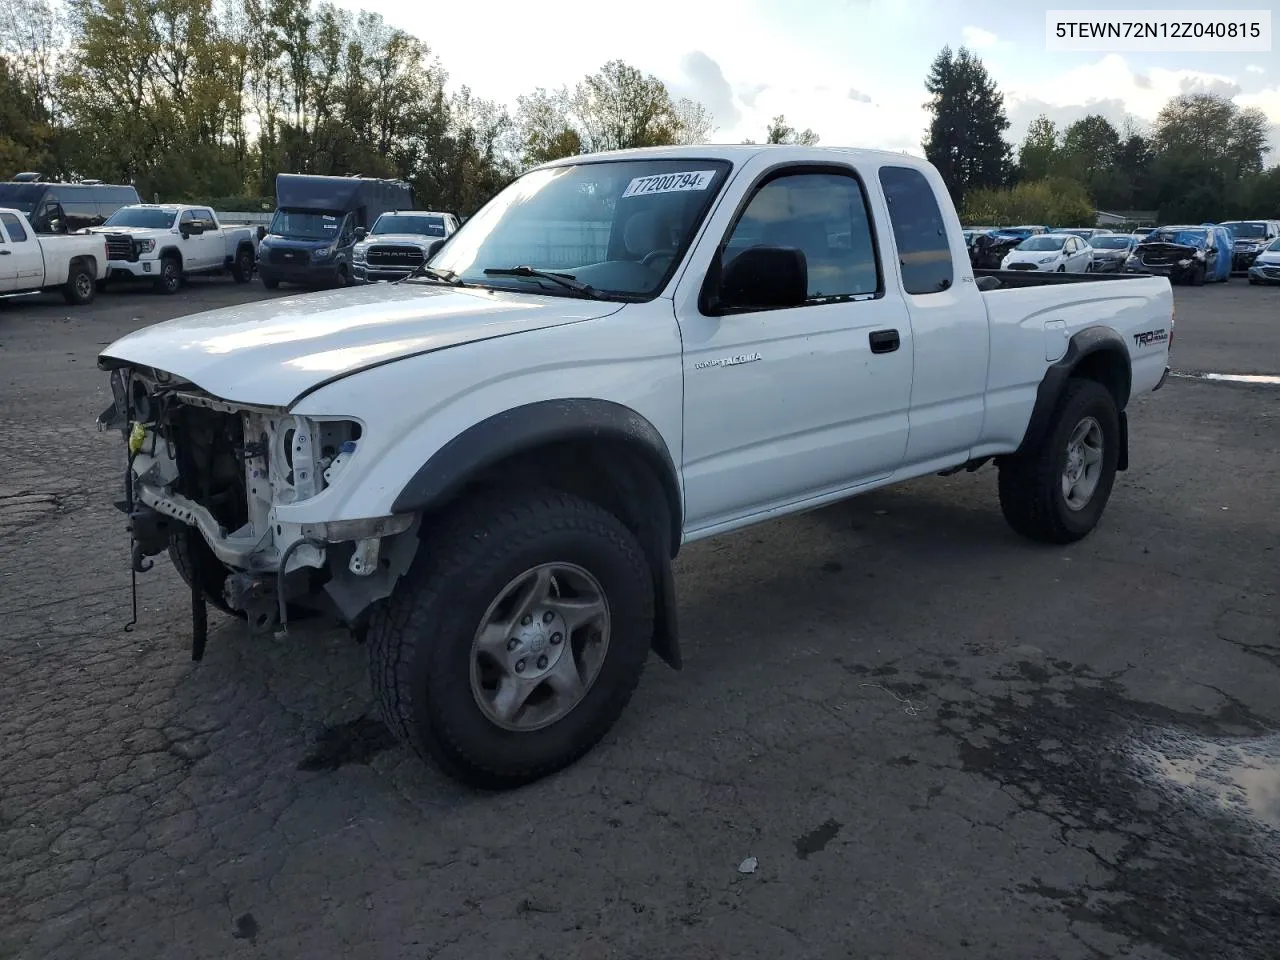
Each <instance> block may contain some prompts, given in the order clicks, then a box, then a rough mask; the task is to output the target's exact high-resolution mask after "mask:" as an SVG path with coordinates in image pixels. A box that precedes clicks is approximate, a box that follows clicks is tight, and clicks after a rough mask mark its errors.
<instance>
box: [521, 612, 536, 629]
mask: <svg viewBox="0 0 1280 960" xmlns="http://www.w3.org/2000/svg"><path fill="white" fill-rule="evenodd" d="M532 622H533V617H531V616H529V615H528V614H527V613H526V614H525V615H524V616H523V617H521V618H520V626H522V627H527V626H528V625H529V624H531V623H532Z"/></svg>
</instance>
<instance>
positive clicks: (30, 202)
mask: <svg viewBox="0 0 1280 960" xmlns="http://www.w3.org/2000/svg"><path fill="white" fill-rule="evenodd" d="M141 202H142V200H141V198H140V197H139V196H138V191H137V190H135V189H134V188H133V187H130V186H124V187H122V186H118V185H115V184H110V183H95V182H92V181H90V182H88V183H55V182H47V181H44V180H22V181H10V182H8V183H0V207H12V208H14V209H17V210H20V211H22V212H23V213H25V214H26V215H27V219H28V220H30V221H31V225H32V226H33V227H35V229H36V233H74V232H75V231H77V230H83V229H84V228H85V227H98V226H101V225H102V223H103V221H104V220H106V219H107V217H109V216H111V215H112V214H113V213H115V212H116V211H117V210H119V209H120V208H121V207H127V206H129V205H130V204H133V203H141Z"/></svg>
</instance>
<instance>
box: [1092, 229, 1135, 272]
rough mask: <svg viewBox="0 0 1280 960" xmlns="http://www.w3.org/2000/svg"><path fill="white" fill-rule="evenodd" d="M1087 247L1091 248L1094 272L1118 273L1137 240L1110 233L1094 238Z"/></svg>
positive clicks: (1128, 236)
mask: <svg viewBox="0 0 1280 960" xmlns="http://www.w3.org/2000/svg"><path fill="white" fill-rule="evenodd" d="M1089 245H1090V246H1091V247H1092V248H1093V266H1092V269H1093V271H1094V272H1096V273H1120V272H1122V271H1123V270H1124V265H1125V263H1126V262H1127V261H1128V259H1129V255H1130V254H1132V253H1133V248H1134V247H1136V246H1137V245H1138V240H1137V238H1136V237H1133V236H1131V235H1129V234H1127V233H1111V234H1104V235H1103V236H1100V237H1094V238H1093V241H1092V242H1091V243H1090V244H1089Z"/></svg>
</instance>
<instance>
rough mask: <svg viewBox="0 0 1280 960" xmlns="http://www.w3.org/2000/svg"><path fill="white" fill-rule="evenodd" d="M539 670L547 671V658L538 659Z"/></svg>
mask: <svg viewBox="0 0 1280 960" xmlns="http://www.w3.org/2000/svg"><path fill="white" fill-rule="evenodd" d="M538 669H539V670H545V669H547V658H546V657H539V658H538Z"/></svg>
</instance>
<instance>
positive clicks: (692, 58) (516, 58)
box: [338, 0, 1280, 164]
mask: <svg viewBox="0 0 1280 960" xmlns="http://www.w3.org/2000/svg"><path fill="white" fill-rule="evenodd" d="M338 2H339V4H340V5H341V6H346V7H349V8H350V9H352V10H356V9H365V10H369V11H371V12H376V13H380V14H382V15H383V16H384V17H385V18H386V20H387V22H388V23H390V24H392V25H394V26H398V27H401V28H403V29H405V30H407V31H408V32H410V33H413V34H414V35H416V36H418V37H419V38H421V39H422V40H424V41H425V42H426V43H427V44H428V45H429V46H430V47H431V49H432V51H433V52H434V53H435V54H436V56H438V57H439V59H440V61H441V63H442V65H443V66H444V68H445V70H446V71H447V72H448V73H449V77H450V87H451V88H453V89H456V88H457V87H459V86H461V85H463V84H465V85H467V86H469V87H470V88H471V90H472V91H473V93H474V94H476V95H478V96H481V97H484V98H486V99H490V100H495V101H497V102H499V103H503V104H506V105H508V106H514V104H515V99H516V97H517V96H519V95H520V94H522V93H527V92H529V91H530V90H532V89H533V88H535V87H545V88H547V89H554V88H558V87H560V86H562V85H568V86H570V87H572V86H573V85H574V84H575V83H577V82H578V81H579V80H580V79H582V77H583V76H585V75H586V74H588V73H592V72H594V71H595V70H597V69H599V67H600V66H601V65H603V64H604V63H605V62H606V61H609V60H613V59H622V60H625V61H627V62H628V63H630V64H631V65H633V66H635V67H638V68H640V69H641V70H643V71H645V72H647V73H652V74H654V75H656V76H657V77H659V78H660V79H661V80H663V82H665V83H666V84H667V86H668V88H669V89H671V91H672V92H673V93H674V94H676V95H679V96H689V97H693V98H695V99H697V100H699V101H701V102H702V103H703V104H704V105H705V106H706V107H707V108H708V109H709V110H710V111H711V113H712V115H713V116H714V118H715V125H716V129H715V130H714V131H713V133H712V134H711V136H710V137H709V138H708V139H710V140H711V141H713V142H720V143H736V142H739V141H741V140H743V139H745V138H748V137H749V138H751V139H754V140H762V139H763V138H764V134H765V130H766V128H767V126H768V124H769V120H770V119H771V118H772V117H774V116H776V115H777V114H783V115H785V116H786V118H787V122H788V123H789V124H790V125H792V126H794V127H797V128H801V129H803V128H805V127H811V128H812V129H813V130H815V131H816V132H817V133H818V134H819V136H820V137H821V138H822V139H821V142H822V143H824V144H828V145H832V146H855V147H877V148H881V149H889V150H905V151H908V152H911V153H915V154H919V153H920V152H921V151H920V139H921V135H922V133H923V131H924V129H925V127H926V126H927V124H928V116H927V114H926V112H925V109H924V106H923V105H924V102H925V100H926V98H927V93H926V92H925V90H924V77H925V75H926V74H927V73H928V70H929V64H930V62H931V61H932V60H933V58H934V57H935V56H936V55H937V53H938V51H939V50H941V49H942V47H943V46H946V45H950V46H951V47H952V48H953V49H954V48H956V47H959V46H962V45H963V46H967V47H969V48H970V49H972V50H973V51H975V52H976V53H977V54H978V55H979V56H981V58H982V60H983V62H984V63H985V64H986V66H987V69H988V70H989V71H990V73H991V75H992V76H993V77H994V78H995V80H996V82H997V83H998V84H999V86H1000V89H1001V91H1002V92H1003V93H1004V95H1005V105H1006V110H1007V112H1008V116H1009V120H1010V121H1011V126H1010V129H1009V131H1008V132H1007V134H1006V136H1007V137H1008V139H1009V140H1010V141H1011V142H1012V143H1015V144H1016V143H1017V142H1019V141H1020V140H1021V139H1022V137H1023V135H1024V134H1025V132H1026V129H1027V125H1028V124H1029V123H1030V122H1031V121H1032V120H1034V119H1035V117H1036V116H1038V115H1039V114H1041V113H1043V114H1046V115H1048V116H1049V117H1050V118H1051V119H1053V120H1055V121H1057V122H1058V123H1059V125H1060V126H1062V125H1065V124H1067V123H1070V122H1072V121H1073V120H1077V119H1079V118H1081V117H1083V116H1086V115H1087V114H1089V113H1101V114H1102V115H1104V116H1106V117H1107V119H1109V120H1111V121H1112V122H1113V123H1115V124H1117V125H1118V126H1119V125H1122V124H1123V123H1124V122H1125V121H1126V120H1131V122H1133V123H1134V124H1135V125H1136V126H1138V127H1139V128H1141V127H1142V126H1144V125H1146V124H1149V123H1150V121H1152V120H1153V119H1154V118H1155V116H1156V114H1157V113H1158V112H1159V110H1160V107H1161V106H1162V105H1163V104H1164V103H1165V101H1166V100H1168V99H1169V98H1170V97H1172V96H1176V95H1177V94H1179V93H1182V92H1188V91H1201V90H1203V91H1212V92H1217V93H1222V94H1225V95H1227V96H1230V97H1232V98H1233V99H1234V100H1235V102H1236V103H1238V104H1240V105H1241V106H1256V107H1260V108H1261V109H1262V110H1263V111H1264V112H1265V113H1266V114H1267V116H1268V118H1269V119H1270V121H1271V123H1272V143H1273V146H1274V149H1273V151H1272V153H1271V154H1270V155H1269V156H1268V158H1267V160H1268V164H1275V163H1280V51H1278V50H1276V49H1273V50H1272V51H1271V52H1268V53H1200V54H1194V53H1182V54H1159V55H1154V54H1133V53H1126V54H1101V53H1092V54H1090V53H1074V52H1052V51H1047V50H1046V49H1045V19H1044V12H1045V11H1046V10H1048V9H1063V8H1070V7H1071V5H1070V4H1068V3H1066V2H1063V0H1057V2H1054V0H1012V2H1011V0H772V2H770V0H737V2H733V3H729V2H724V0H720V2H716V0H704V2H701V3H699V2H689V0H646V2H645V3H644V4H642V5H641V6H639V7H631V6H629V5H623V4H620V5H619V6H617V7H613V8H610V7H609V6H608V5H606V4H605V3H603V2H601V0H558V2H547V0H544V2H542V3H528V2H522V3H518V2H514V0H488V2H486V3H485V4H484V5H483V8H482V12H481V8H479V7H475V6H472V5H471V4H469V3H431V4H429V5H428V4H420V5H418V4H412V3H409V2H406V0H338ZM1085 5H1086V6H1090V7H1094V8H1108V7H1109V8H1116V7H1117V4H1114V3H1113V4H1109V5H1108V4H1103V3H1092V4H1089V3H1087V0H1086V4H1085ZM1121 5H1122V6H1123V8H1124V9H1135V10H1136V9H1143V8H1150V9H1161V10H1174V9H1187V10H1189V11H1190V10H1195V9H1197V8H1199V9H1214V10H1218V9H1221V8H1222V7H1223V6H1229V7H1230V8H1231V9H1235V10H1249V9H1257V10H1271V11H1272V17H1273V21H1274V23H1273V29H1274V30H1275V31H1276V32H1277V33H1280V0H1270V2H1266V0H1230V3H1229V4H1209V3H1206V2H1205V0H1200V2H1199V3H1198V4H1197V3H1190V2H1185V0H1159V2H1150V0H1124V2H1123V3H1122V4H1121ZM1278 42H1280V41H1278Z"/></svg>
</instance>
